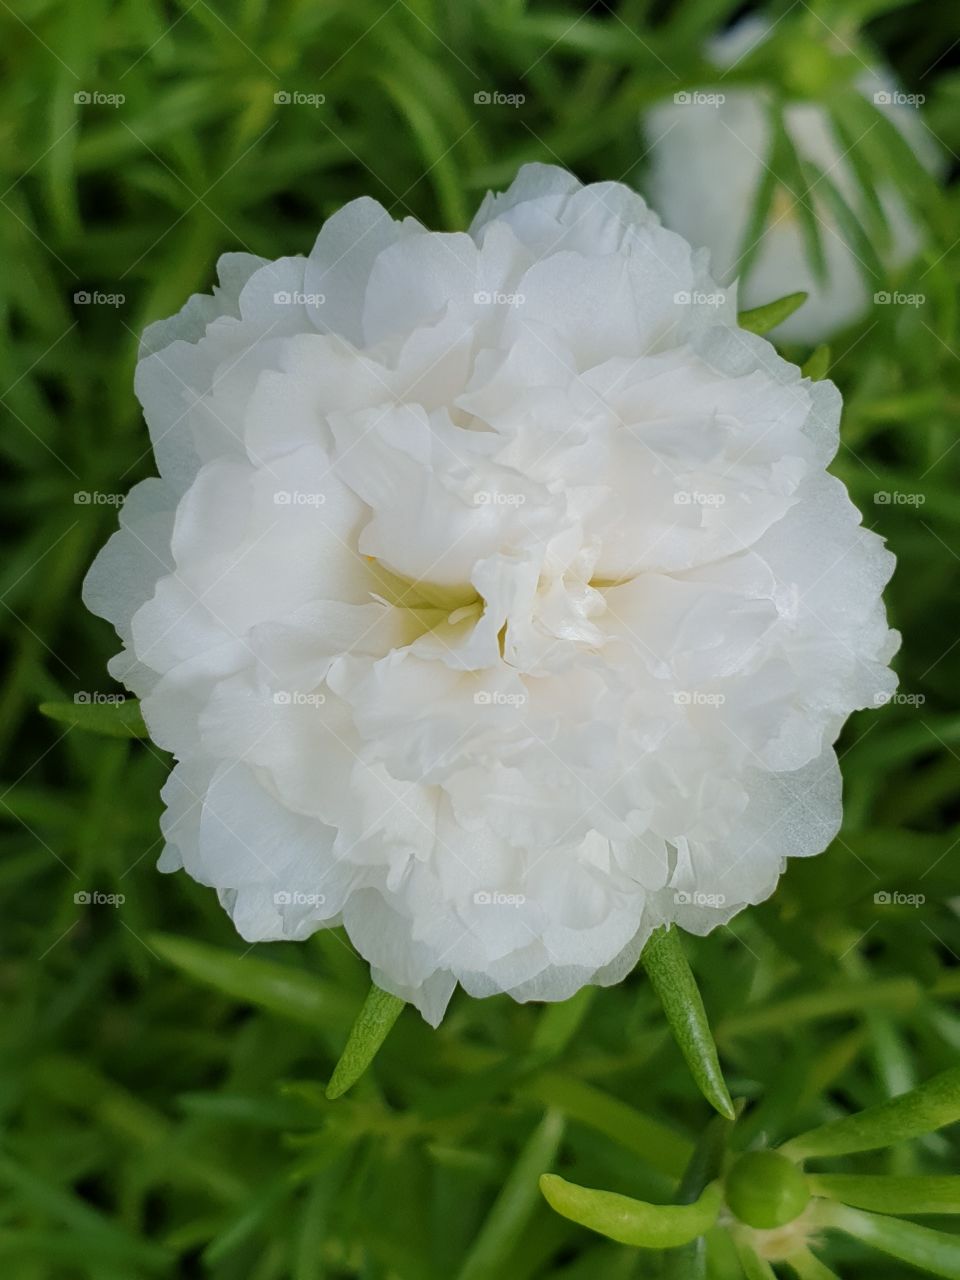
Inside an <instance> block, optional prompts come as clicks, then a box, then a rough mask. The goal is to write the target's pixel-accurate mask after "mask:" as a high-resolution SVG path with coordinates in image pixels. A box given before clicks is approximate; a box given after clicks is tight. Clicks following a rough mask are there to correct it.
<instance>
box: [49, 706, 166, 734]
mask: <svg viewBox="0 0 960 1280" xmlns="http://www.w3.org/2000/svg"><path fill="white" fill-rule="evenodd" d="M38 710H39V712H40V714H41V715H45V716H47V717H48V718H49V719H50V720H57V721H59V722H60V723H61V724H69V725H71V726H72V727H73V728H74V729H85V730H86V731H87V732H88V733H99V734H102V735H105V736H106V737H108V738H145V737H146V736H147V726H146V725H145V724H144V722H143V716H142V715H141V714H140V703H139V702H138V701H137V699H136V698H121V699H120V701H119V702H41V703H40V706H39V707H38Z"/></svg>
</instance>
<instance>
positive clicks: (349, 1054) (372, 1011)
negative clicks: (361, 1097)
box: [327, 983, 404, 1099]
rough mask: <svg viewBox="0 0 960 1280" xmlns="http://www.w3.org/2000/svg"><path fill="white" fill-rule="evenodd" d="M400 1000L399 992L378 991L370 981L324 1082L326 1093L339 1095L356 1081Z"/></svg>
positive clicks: (396, 1014)
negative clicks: (348, 1031) (351, 1026)
mask: <svg viewBox="0 0 960 1280" xmlns="http://www.w3.org/2000/svg"><path fill="white" fill-rule="evenodd" d="M403 1006H404V1001H403V1000H401V999H400V997H399V996H392V995H389V994H388V993H387V992H386V991H381V990H380V988H379V987H378V986H377V985H376V983H371V984H370V990H369V991H368V992H367V998H366V1000H364V1002H363V1005H362V1007H361V1009H360V1012H359V1013H358V1014H357V1020H356V1022H355V1023H354V1024H353V1029H352V1030H351V1032H350V1035H349V1036H348V1038H347V1043H346V1045H345V1046H344V1050H343V1053H342V1054H341V1055H340V1061H339V1062H338V1063H337V1065H336V1066H335V1067H334V1069H333V1075H332V1076H331V1077H330V1083H329V1084H328V1085H327V1097H328V1098H330V1099H333V1098H339V1097H340V1095H341V1094H344V1093H346V1091H347V1090H348V1089H349V1088H350V1087H351V1085H354V1084H356V1082H357V1081H358V1080H359V1079H360V1077H361V1076H362V1075H363V1073H364V1071H366V1069H367V1067H369V1065H370V1063H371V1062H372V1061H373V1059H374V1058H375V1057H376V1055H377V1050H378V1049H379V1048H380V1046H381V1045H382V1044H383V1042H384V1040H386V1038H387V1036H388V1035H389V1033H390V1029H391V1027H392V1026H393V1024H394V1023H395V1022H396V1020H397V1019H398V1018H399V1017H400V1013H401V1011H402V1009H403Z"/></svg>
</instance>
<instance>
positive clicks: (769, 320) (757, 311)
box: [737, 293, 807, 335]
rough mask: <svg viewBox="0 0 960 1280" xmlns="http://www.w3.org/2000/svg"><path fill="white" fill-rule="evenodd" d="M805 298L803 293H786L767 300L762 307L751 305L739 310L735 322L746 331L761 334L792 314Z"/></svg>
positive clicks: (767, 331)
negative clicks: (745, 309)
mask: <svg viewBox="0 0 960 1280" xmlns="http://www.w3.org/2000/svg"><path fill="white" fill-rule="evenodd" d="M806 300H807V295H806V294H805V293H788V294H786V296H785V297H783V298H777V300H776V301H775V302H768V303H766V304H765V305H764V306H762V307H753V308H751V309H750V310H749V311H741V312H740V314H739V315H738V316H737V324H739V326H740V328H741V329H746V330H747V332H748V333H759V334H760V335H763V334H765V333H769V332H770V330H771V329H775V328H776V327H777V325H778V324H782V323H783V321H784V320H786V319H787V317H788V316H792V315H793V313H794V312H795V311H796V310H797V308H798V307H802V306H803V304H804V303H805V302H806Z"/></svg>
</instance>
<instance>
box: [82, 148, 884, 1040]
mask: <svg viewBox="0 0 960 1280" xmlns="http://www.w3.org/2000/svg"><path fill="white" fill-rule="evenodd" d="M277 299H279V301H278V300H277ZM735 315H736V299H735V297H734V295H733V294H732V293H731V294H730V295H729V296H726V297H724V296H723V295H722V294H721V293H720V292H719V290H718V289H717V287H716V285H715V284H714V282H713V281H712V280H711V279H710V278H709V276H708V275H707V272H706V269H705V256H704V255H703V254H702V253H700V252H697V253H694V252H693V251H691V249H690V247H689V246H688V245H687V243H686V242H685V241H684V240H682V239H681V238H680V237H679V236H677V235H675V234H673V233H672V232H670V231H666V230H664V229H663V228H662V227H661V226H660V225H659V223H658V220H657V219H656V217H655V216H654V215H653V214H652V213H651V212H650V211H649V210H648V209H647V207H646V206H645V205H644V203H643V201H642V200H641V199H640V198H639V197H638V196H637V195H635V194H633V193H632V192H630V191H629V190H628V189H627V188H626V187H623V186H620V185H617V184H615V183H600V184H597V185H595V186H588V187H582V186H581V185H580V183H579V182H577V180H576V179H575V178H573V177H571V176H570V175H569V174H567V173H565V172H563V171H562V170H559V169H555V168H549V167H545V166H541V165H531V166H528V167H526V168H524V169H523V170H522V171H521V173H520V175H519V177H518V178H517V180H516V181H515V183H514V184H513V186H512V187H511V188H510V190H509V191H508V192H507V193H506V194H505V195H499V196H488V197H487V198H486V200H485V201H484V203H483V205H482V207H481V209H480V212H479V214H478V215H477V218H476V220H475V222H474V224H473V226H472V227H471V230H470V232H469V234H440V233H436V232H428V231H426V230H424V228H423V227H422V226H420V225H419V223H417V222H416V221H414V220H413V219H410V218H407V219H405V220H404V221H403V222H394V221H393V220H392V219H391V218H390V217H389V216H388V214H387V213H386V212H385V210H384V209H383V208H382V207H381V206H380V205H378V204H376V203H375V202H374V201H372V200H367V199H363V200H357V201H354V202H353V203H352V204H349V205H347V206H346V207H345V208H344V209H342V210H341V211H340V212H339V213H337V214H336V215H335V216H334V217H333V218H331V219H330V221H329V222H327V224H326V225H325V226H324V228H323V230H322V231H321V233H320V235H319V237H318V239H317V242H316V245H315V247H314V249H313V252H312V253H311V254H310V256H309V257H308V258H300V257H298V258H284V259H281V260H280V261H278V262H273V263H269V262H263V261H261V260H260V259H257V258H253V257H248V256H246V255H241V254H230V255H227V256H225V257H224V258H222V259H221V262H220V287H219V289H218V290H217V291H216V292H215V294H214V296H213V297H194V298H192V299H191V300H190V302H189V303H188V304H187V306H186V307H185V308H184V310H183V311H182V312H181V313H180V314H179V315H178V316H177V317H175V318H174V319H172V320H169V321H164V322H163V323H161V324H157V325H154V326H152V327H151V328H150V329H149V330H148V331H147V333H146V336H145V338H144V346H143V351H142V357H141V360H140V364H139V367H138V370H137V381H136V386H137V393H138V395H139V397H140V399H141V401H142V403H143V406H144V409H145V412H146V417H147V422H148V424H149V427H150V431H151V435H152V438H153V444H154V449H155V452H156V457H157V462H158V465H159V469H160V473H161V474H160V479H153V480H147V481H145V482H143V483H142V484H140V485H138V486H137V487H136V488H135V489H134V491H133V492H132V493H131V495H130V497H129V499H128V501H127V502H126V503H125V505H124V507H123V510H122V515H121V525H122V527H121V529H120V531H119V532H118V533H117V534H115V535H114V537H113V538H112V539H111V541H110V543H109V544H108V546H107V547H106V549H105V550H104V551H103V552H102V554H101V556H100V558H99V559H98V560H97V562H96V564H95V565H94V567H93V568H92V570H91V571H90V575H89V577H88V578H87V582H86V587H85V598H86V601H87V603H88V604H89V606H90V608H91V609H93V610H94V611H95V612H97V613H100V614H102V615H104V616H105V617H108V618H109V619H110V620H111V621H112V622H114V623H115V625H116V626H117V629H118V631H119V633H120V635H121V637H122V638H123V641H124V651H123V652H122V653H121V654H120V655H119V656H118V657H117V658H115V659H114V660H113V663H112V668H111V669H112V670H113V671H114V673H115V674H116V675H117V676H118V677H119V678H120V679H122V680H123V681H125V682H126V683H127V684H128V685H129V686H130V688H132V689H133V690H134V691H135V692H136V693H138V694H139V695H140V696H141V698H142V700H143V712H144V715H145V717H146V720H147V723H148V725H149V727H150V730H151V733H152V735H153V737H154V738H155V740H156V741H157V742H158V743H159V744H160V745H161V746H163V747H165V748H167V749H168V750H170V751H172V752H173V753H174V754H175V755H176V756H177V758H178V760H179V763H178V765H177V767H176V769H175V770H174V772H173V774H172V775H171V778H170V781H169V783H168V784H167V786H166V788H165V793H164V794H165V799H166V803H167V812H166V815H165V818H164V831H165V833H166V838H167V847H166V850H165V852H164V854H163V856H162V859H161V867H162V868H163V869H164V870H174V869H175V868H178V867H181V866H183V867H184V868H185V869H186V870H187V871H188V872H189V874H190V875H192V876H193V877H194V878H195V879H197V880H199V881H201V882H203V883H205V884H209V885H212V886H214V887H215V888H216V889H217V891H218V893H219V896H220V900H221V902H222V903H223V905H224V907H225V908H226V909H227V910H228V911H229V912H230V914H231V916H232V917H233V920H234V922H235V924H236V927H237V929H238V930H239V931H240V933H241V934H242V935H243V936H244V938H246V939H249V940H251V941H256V940H260V939H277V938H305V937H306V936H308V935H309V934H310V933H312V932H313V931H314V930H316V929H319V928H322V927H325V926H329V925H335V924H340V923H342V924H343V925H344V927H345V928H346V930H347V933H348V934H349V936H350V938H351V939H352V941H353V943H354V944H355V946H356V947H357V948H358V950H359V951H360V952H361V954H362V955H363V956H364V957H366V959H367V960H368V961H369V962H370V965H371V969H372V974H373V977H374V979H375V981H376V982H377V983H379V984H380V985H381V986H382V987H384V988H386V989H387V990H388V991H392V992H394V993H396V994H397V995H400V996H403V997H405V998H406V999H409V1000H411V1001H413V1002H414V1003H416V1004H417V1006H418V1007H419V1008H420V1009H421V1011H422V1012H423V1014H424V1016H425V1017H426V1018H427V1019H428V1020H429V1021H431V1022H434V1023H436V1022H438V1021H439V1019H440V1018H441V1017H442V1014H443V1010H444V1008H445V1006H446V1004H447V1001H448V999H449V997H450V995H451V992H452V990H453V988H454V986H455V984H456V982H457V981H459V982H460V983H462V985H463V986H464V987H465V988H466V990H467V991H469V992H471V993H472V994H474V995H487V994H490V993H492V992H497V991H508V992H510V993H511V994H512V995H513V996H515V997H516V998H517V999H518V1000H528V999H545V1000H560V999H564V998H566V997H568V996H570V995H572V994H573V993H574V992H575V991H576V990H577V989H578V988H579V987H581V986H582V985H583V984H584V983H587V982H596V983H602V984H608V983H612V982H615V981H617V980H618V979H619V978H621V977H622V976H623V975H624V974H625V973H626V972H627V971H628V970H629V969H630V967H631V966H632V965H633V964H634V963H635V961H636V959H637V956H638V953H639V950H640V948H641V946H642V944H643V943H644V941H645V940H646V938H647V937H648V936H649V934H650V931H651V929H653V928H654V927H655V926H656V925H658V924H660V923H661V922H664V921H670V920H675V921H678V922H679V923H680V924H682V925H683V926H684V927H685V928H687V929H690V930H693V931H694V932H701V933H702V932H706V931H707V930H709V929H710V928H712V927H713V926H714V925H715V924H717V923H719V922H722V921H725V920H727V919H729V918H730V917H731V916H732V915H733V914H734V913H735V912H736V911H738V910H739V909H740V908H741V907H743V906H744V904H746V903H752V902H759V901H760V900H761V899H763V898H765V897H766V896H767V895H768V894H769V893H770V892H771V891H772V890H773V888H774V885H775V884H776V881H777V878H778V876H779V875H780V872H781V870H782V868H783V866H784V860H785V858H787V857H790V856H800V855H805V854H813V853H816V852H818V851H819V850H821V849H823V848H824V846H825V845H826V844H827V843H828V842H829V840H830V839H831V837H832V836H833V834H834V832H835V831H836V829H837V825H838V822H839V817H840V778H839V772H838V769H837V762H836V758H835V756H834V752H833V750H832V749H831V743H832V742H833V741H834V739H835V737H836V735H837V733H838V731H839V729H840V726H841V724H842V723H843V720H844V718H845V717H846V716H847V714H848V713H849V712H850V711H851V710H852V709H853V708H856V707H864V706H870V705H874V704H875V701H876V697H877V695H878V691H880V692H881V693H882V692H884V691H889V690H892V689H893V687H894V684H895V682H894V680H893V677H892V675H891V673H890V672H889V671H887V670H885V663H886V662H887V659H888V658H889V657H890V655H891V654H892V653H893V652H894V650H895V648H896V640H895V637H894V635H892V634H891V633H890V632H889V631H888V630H887V627H886V623H885V619H884V612H883V607H882V603H881V599H880V591H881V588H882V586H883V584H884V582H885V581H886V579H887V577H888V576H889V574H890V572H891V567H892V561H893V557H892V556H891V555H890V554H889V553H888V552H886V551H885V550H884V549H883V548H882V545H881V542H880V540H879V538H877V537H876V536H875V535H874V534H872V533H870V532H867V531H864V530H863V529H862V528H861V526H860V523H859V516H858V513H857V511H856V510H855V509H854V507H853V506H852V505H851V503H850V501H849V499H848V497H847V494H846V491H845V490H844V487H843V485H842V484H841V483H840V482H839V481H837V480H835V479H833V478H832V477H830V476H829V475H827V474H826V472H825V469H824V468H825V466H826V464H827V463H828V462H829V460H830V458H831V455H832V454H833V452H834V450H835V448H836V446H837V423H838V418H839V412H840V400H839V396H838V394H837V391H836V389H835V387H834V386H833V385H832V384H831V383H828V382H823V383H817V384H813V383H811V382H809V381H808V380H805V379H803V378H801V376H800V373H799V371H798V370H797V369H796V368H794V367H793V366H792V365H789V364H787V363H785V362H784V361H783V360H782V359H780V358H779V357H778V355H777V354H776V352H775V351H774V349H773V347H771V346H770V345H769V344H768V343H767V342H765V341H763V340H762V339H760V338H757V337H755V336H752V335H750V334H747V333H745V332H743V331H741V330H739V329H738V328H737V326H736V322H735Z"/></svg>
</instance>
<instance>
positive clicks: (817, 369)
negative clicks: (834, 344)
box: [800, 342, 830, 382]
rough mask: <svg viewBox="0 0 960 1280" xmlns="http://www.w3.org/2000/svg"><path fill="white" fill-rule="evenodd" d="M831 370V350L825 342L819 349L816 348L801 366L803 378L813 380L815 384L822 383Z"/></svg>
mask: <svg viewBox="0 0 960 1280" xmlns="http://www.w3.org/2000/svg"><path fill="white" fill-rule="evenodd" d="M829 369H830V348H829V347H828V346H827V344H826V343H825V342H821V344H820V346H819V347H814V349H813V350H812V351H811V352H810V354H809V355H808V356H807V358H806V360H805V361H804V362H803V364H802V365H801V366H800V372H801V373H802V374H803V376H804V377H805V378H811V379H812V380H813V381H814V382H821V381H822V380H823V379H824V378H825V377H826V376H827V373H828V371H829Z"/></svg>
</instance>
